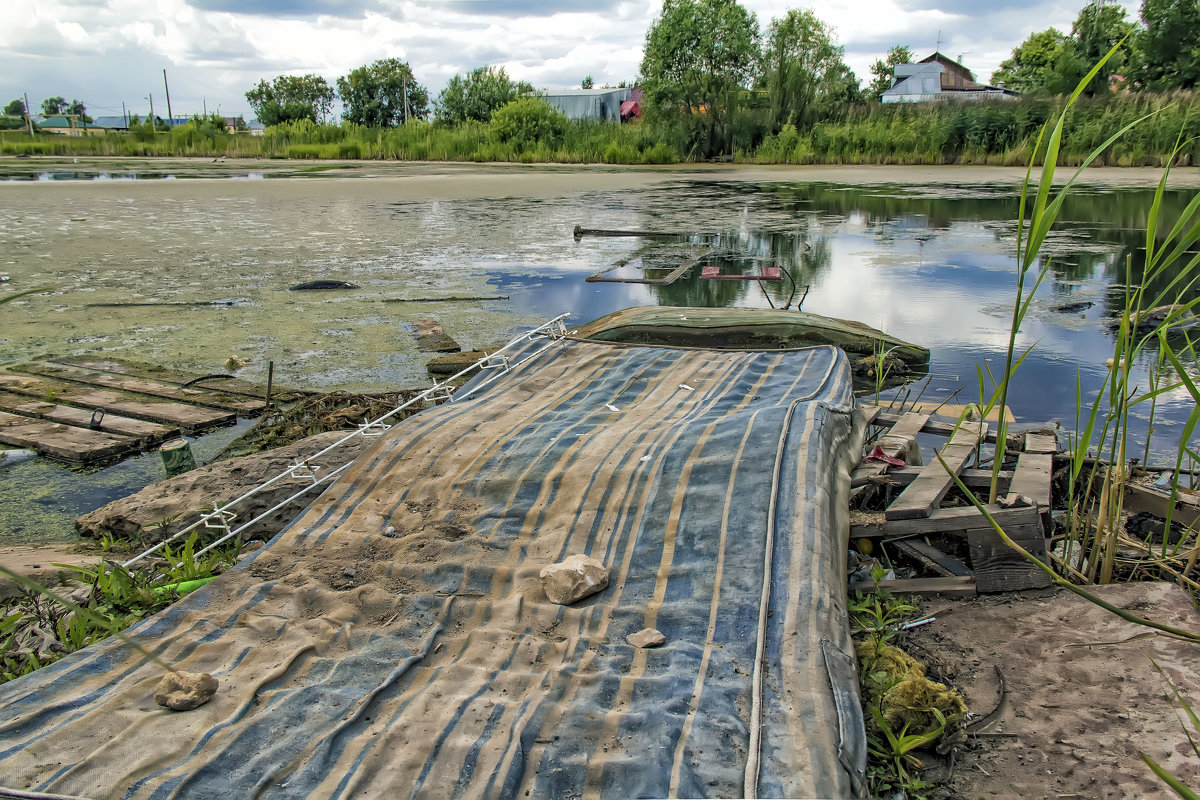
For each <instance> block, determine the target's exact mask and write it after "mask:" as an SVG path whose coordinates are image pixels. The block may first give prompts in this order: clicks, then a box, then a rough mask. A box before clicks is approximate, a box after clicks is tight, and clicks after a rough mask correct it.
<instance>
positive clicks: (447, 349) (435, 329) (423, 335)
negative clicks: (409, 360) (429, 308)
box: [412, 319, 462, 353]
mask: <svg viewBox="0 0 1200 800" xmlns="http://www.w3.org/2000/svg"><path fill="white" fill-rule="evenodd" d="M412 333H413V336H415V337H417V349H418V350H424V351H425V352H427V353H457V352H458V351H459V350H462V348H461V347H459V346H458V342H456V341H454V339H453V338H451V337H450V335H449V334H447V333H446V331H445V330H443V329H442V324H441V323H440V322H438V321H437V320H436V319H421V320H417V321H416V322H414V323H412Z"/></svg>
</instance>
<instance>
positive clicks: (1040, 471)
mask: <svg viewBox="0 0 1200 800" xmlns="http://www.w3.org/2000/svg"><path fill="white" fill-rule="evenodd" d="M1053 469H1054V456H1052V455H1050V454H1049V453H1029V452H1026V453H1021V454H1020V455H1019V456H1017V468H1016V470H1014V472H1013V479H1012V483H1011V484H1010V485H1009V489H1008V491H1009V492H1010V493H1012V494H1020V495H1024V496H1026V497H1028V498H1029V499H1030V500H1032V501H1033V502H1034V504H1035V505H1037V507H1038V508H1039V509H1047V508H1049V507H1050V473H1051V471H1052V470H1053Z"/></svg>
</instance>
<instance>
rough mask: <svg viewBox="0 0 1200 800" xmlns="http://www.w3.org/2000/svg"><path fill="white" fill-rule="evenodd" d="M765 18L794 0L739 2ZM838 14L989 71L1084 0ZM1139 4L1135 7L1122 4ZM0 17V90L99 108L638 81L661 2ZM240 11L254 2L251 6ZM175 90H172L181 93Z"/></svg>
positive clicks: (389, 0)
mask: <svg viewBox="0 0 1200 800" xmlns="http://www.w3.org/2000/svg"><path fill="white" fill-rule="evenodd" d="M744 2H745V5H746V6H747V8H749V9H750V10H751V11H753V12H754V13H755V14H756V15H757V17H758V21H759V24H760V25H762V26H763V27H764V28H765V27H766V25H767V24H768V23H769V22H770V20H771V18H772V17H775V16H782V15H783V14H785V13H786V12H787V10H788V8H789V6H790V7H795V5H796V3H795V2H794V0H791V2H789V0H744ZM801 5H802V6H806V7H809V8H811V9H812V10H813V11H814V12H815V13H816V14H817V15H818V16H819V17H820V18H821V19H823V20H825V21H826V22H828V23H829V24H830V25H832V26H833V27H834V28H835V29H836V32H837V36H838V39H839V41H840V42H841V43H842V44H843V45H844V46H845V48H846V60H847V63H849V65H850V67H851V68H852V69H853V70H854V71H855V73H856V74H857V75H858V77H859V78H860V79H861V80H863V82H864V83H865V82H866V81H867V79H868V78H869V72H868V68H869V66H870V64H871V63H872V62H874V61H875V60H876V59H878V58H880V57H882V56H883V55H884V53H885V52H886V51H887V49H888V47H890V46H891V45H893V44H898V43H899V44H907V45H909V46H910V47H911V48H912V49H913V50H914V51H915V52H917V53H918V54H919V55H921V56H924V55H927V54H928V53H929V52H932V50H933V48H934V46H935V44H936V43H937V41H938V38H939V34H940V40H941V43H942V44H941V50H942V52H943V53H946V54H947V55H949V56H951V57H957V56H959V55H962V56H963V60H964V63H965V64H966V66H967V67H968V68H970V69H972V70H973V71H974V72H975V73H976V75H977V77H979V78H980V79H981V80H987V78H988V76H990V74H991V72H992V71H993V70H994V69H996V68H997V67H998V66H999V63H1000V61H1001V60H1003V59H1005V58H1007V57H1008V56H1009V54H1010V53H1011V51H1012V48H1013V47H1015V46H1016V45H1017V44H1019V43H1020V42H1021V41H1022V40H1024V39H1025V37H1026V36H1028V35H1029V34H1030V33H1031V32H1033V31H1035V30H1042V29H1044V28H1047V27H1050V26H1052V25H1053V26H1057V27H1059V28H1062V29H1064V30H1069V29H1070V26H1071V22H1072V21H1073V20H1074V18H1075V16H1076V14H1077V13H1078V5H1082V0H1072V1H1071V2H1066V1H1065V0H1006V3H1005V5H1003V6H999V7H994V6H984V7H981V6H980V5H979V4H978V3H977V2H975V0H824V1H823V2H821V3H819V4H817V3H815V2H813V0H806V2H804V3H802V4H801ZM1124 5H1125V7H1126V9H1127V10H1128V11H1129V12H1130V15H1131V16H1132V17H1136V13H1137V4H1136V3H1124ZM6 6H7V7H8V8H9V12H8V13H7V14H6V23H5V25H4V26H0V102H4V101H5V100H6V99H7V98H10V97H17V96H19V95H20V93H21V92H22V91H28V92H29V95H30V100H31V101H32V102H33V104H34V105H37V104H39V103H40V101H41V99H42V98H43V97H48V96H51V95H59V94H61V95H64V96H68V97H78V98H80V99H82V100H84V101H85V103H87V104H88V106H89V108H92V109H94V110H96V111H101V110H105V112H106V113H107V112H108V111H110V110H112V109H114V108H115V109H116V110H117V111H118V112H119V110H120V106H121V102H122V101H125V102H127V103H129V104H130V105H133V106H135V107H136V108H137V109H138V110H139V111H142V112H143V113H144V111H145V99H144V98H145V97H146V95H147V94H149V93H150V92H155V93H158V92H159V91H161V88H162V70H163V69H167V70H168V74H169V77H170V80H171V93H172V100H173V106H174V107H175V110H176V111H177V112H180V111H182V112H185V113H191V112H194V111H199V110H200V108H201V105H202V104H205V103H206V104H207V106H208V107H209V108H210V109H212V108H215V107H216V106H217V105H220V106H221V107H222V110H223V113H237V112H240V111H244V110H246V109H247V105H246V102H245V98H244V92H245V91H246V89H248V88H249V87H250V86H252V85H254V84H255V83H257V81H258V80H259V79H260V78H270V77H273V76H274V75H278V74H283V73H308V72H315V73H317V74H320V75H323V76H324V77H325V78H326V79H328V80H329V81H330V82H331V83H332V82H333V81H334V80H335V79H336V78H337V76H339V75H343V74H345V73H347V72H348V71H350V70H351V69H353V68H354V67H356V66H359V65H361V64H366V63H369V62H371V61H373V60H375V59H377V58H390V57H398V58H403V59H405V60H407V61H408V62H409V63H410V64H411V65H412V67H413V70H414V72H415V73H416V75H417V77H418V80H421V81H422V82H423V83H425V84H426V85H427V86H428V87H429V88H430V90H431V91H432V92H433V93H434V94H436V93H437V91H438V90H440V89H441V87H442V86H444V85H445V83H446V81H447V80H449V78H450V77H451V76H452V75H454V74H456V73H460V72H464V71H466V70H468V69H471V68H473V67H477V66H482V65H484V64H497V65H501V66H504V67H505V69H506V70H507V71H508V73H509V74H510V75H511V76H513V77H514V78H518V79H522V80H527V81H530V82H531V83H533V84H534V85H535V86H539V87H548V88H556V87H563V86H571V85H575V84H577V83H578V81H579V80H580V79H581V78H583V76H584V75H589V74H590V75H591V76H592V77H593V79H594V80H595V81H596V83H597V84H604V83H614V84H615V83H617V82H618V81H621V80H630V79H633V78H634V77H635V76H636V74H637V70H638V66H639V64H640V61H641V48H642V43H643V41H644V38H645V33H646V29H647V28H648V26H649V25H650V23H651V21H652V20H653V19H654V17H655V16H656V14H657V12H658V8H659V6H658V5H657V4H656V3H655V4H646V3H635V2H628V1H626V0H560V2H557V3H555V4H553V5H551V4H549V3H546V2H544V1H543V0H236V2H235V1H234V0H107V2H104V1H101V2H96V1H95V0H89V1H88V2H80V1H79V0H6ZM243 12H245V13H243ZM176 98H178V100H176Z"/></svg>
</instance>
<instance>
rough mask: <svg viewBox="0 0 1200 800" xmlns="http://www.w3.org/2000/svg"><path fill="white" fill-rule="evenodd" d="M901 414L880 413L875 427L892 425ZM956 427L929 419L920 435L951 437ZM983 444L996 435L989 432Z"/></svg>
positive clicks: (993, 438) (992, 440)
mask: <svg viewBox="0 0 1200 800" xmlns="http://www.w3.org/2000/svg"><path fill="white" fill-rule="evenodd" d="M902 416H903V414H897V413H895V412H893V411H882V412H880V414H879V416H878V417H877V418H876V420H875V424H876V425H894V424H895V423H896V422H898V421H899V420H900V418H901V417H902ZM956 428H957V426H956V425H955V424H954V423H953V422H943V421H941V420H937V419H931V420H929V421H928V422H926V423H925V424H924V425H923V426H922V427H921V433H933V434H937V435H938V436H951V435H953V433H954V431H955V430H956ZM983 441H984V442H995V441H996V434H995V432H994V431H989V432H988V434H987V436H986V437H985V438H984V440H983Z"/></svg>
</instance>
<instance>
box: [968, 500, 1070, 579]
mask: <svg viewBox="0 0 1200 800" xmlns="http://www.w3.org/2000/svg"><path fill="white" fill-rule="evenodd" d="M1014 510H1018V509H1014ZM1019 510H1020V511H1024V512H1026V521H1024V522H1021V523H1018V524H1014V525H1005V526H1002V527H1003V528H1004V533H1005V534H1006V535H1007V536H1008V538H1010V539H1012V540H1013V542H1015V543H1016V544H1018V545H1020V546H1021V547H1022V548H1024V549H1025V551H1026V552H1029V553H1030V554H1032V555H1034V556H1036V557H1037V558H1038V559H1039V560H1041V561H1043V562H1044V561H1045V560H1046V539H1045V531H1044V529H1043V528H1042V519H1041V515H1040V514H1038V512H1037V509H1035V508H1023V509H1019ZM967 547H968V548H969V549H970V552H971V566H972V567H973V568H974V570H975V586H976V588H977V589H978V591H979V592H980V593H981V594H986V593H991V592H1012V591H1017V590H1020V589H1044V588H1046V587H1048V586H1050V585H1051V584H1053V582H1054V581H1053V580H1052V579H1051V577H1050V576H1049V575H1048V574H1047V573H1046V572H1045V571H1043V570H1041V569H1039V568H1038V567H1037V566H1036V565H1034V564H1031V563H1030V562H1029V560H1028V559H1027V558H1025V557H1024V556H1023V555H1021V554H1020V553H1018V552H1017V551H1016V550H1014V549H1013V548H1011V547H1009V546H1008V544H1007V543H1006V542H1005V541H1004V540H1003V539H1001V538H1000V535H999V534H997V533H996V531H995V530H993V529H991V528H990V527H989V528H975V529H973V530H971V531H968V532H967Z"/></svg>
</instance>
